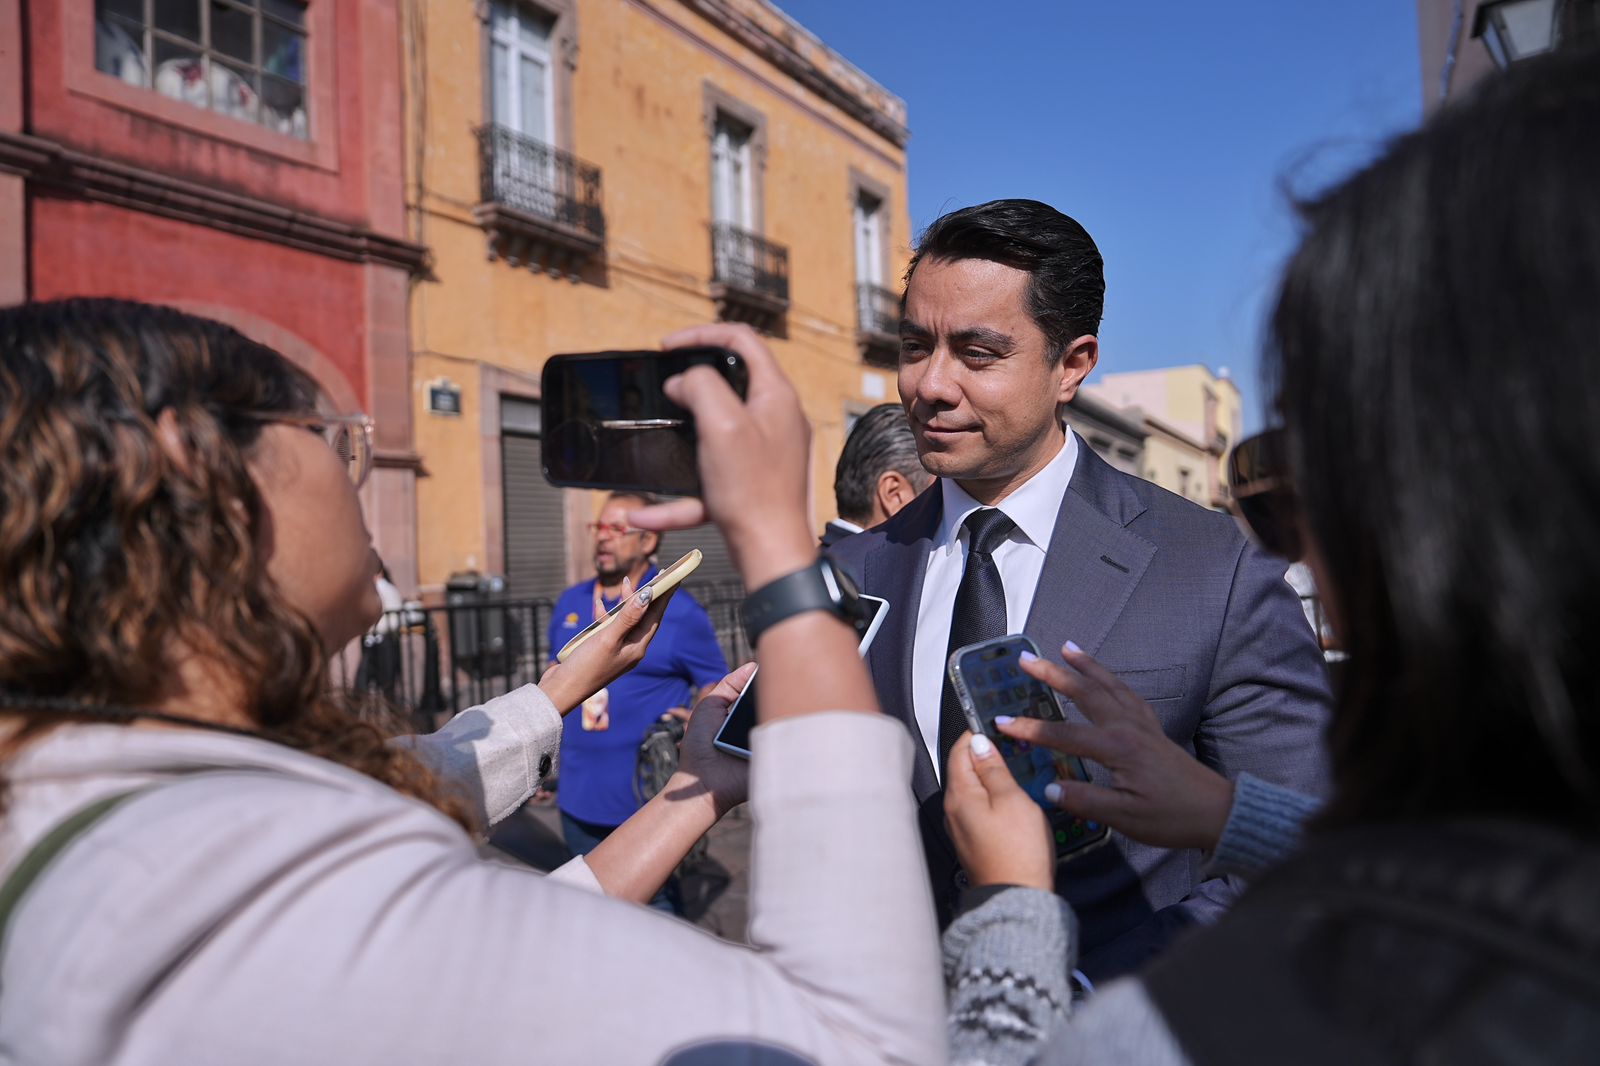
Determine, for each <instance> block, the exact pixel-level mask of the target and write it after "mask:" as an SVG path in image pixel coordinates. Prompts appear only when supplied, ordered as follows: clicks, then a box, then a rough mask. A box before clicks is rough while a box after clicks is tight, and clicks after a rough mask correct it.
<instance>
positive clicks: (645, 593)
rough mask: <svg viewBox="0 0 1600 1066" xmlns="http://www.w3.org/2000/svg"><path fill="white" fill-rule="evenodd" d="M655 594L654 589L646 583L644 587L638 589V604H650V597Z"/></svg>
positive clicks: (645, 605) (646, 605)
mask: <svg viewBox="0 0 1600 1066" xmlns="http://www.w3.org/2000/svg"><path fill="white" fill-rule="evenodd" d="M655 594H656V590H655V589H653V588H651V587H650V586H649V585H646V586H645V587H644V588H642V589H640V590H639V606H640V607H648V606H650V599H651V597H653V596H654V595H655Z"/></svg>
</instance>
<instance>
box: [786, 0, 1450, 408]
mask: <svg viewBox="0 0 1600 1066" xmlns="http://www.w3.org/2000/svg"><path fill="white" fill-rule="evenodd" d="M778 3H779V6H781V7H782V8H783V9H784V11H786V12H787V13H789V14H790V15H792V16H793V17H794V18H796V19H797V20H799V21H800V22H801V23H802V24H804V25H805V26H806V27H807V28H808V29H810V30H811V31H812V32H814V33H816V34H817V35H818V36H820V37H821V38H822V39H823V40H824V41H826V42H827V43H828V44H829V45H831V46H832V47H833V48H835V49H837V50H838V51H839V52H840V53H841V54H843V55H844V56H845V57H847V58H848V59H850V60H851V61H852V62H853V63H855V64H856V65H857V66H859V67H861V68H862V69H863V70H865V71H866V72H867V73H868V74H870V75H871V76H872V77H874V78H876V79H877V80H878V81H880V82H882V83H883V84H884V85H885V86H887V87H888V88H889V89H890V90H891V91H893V92H895V93H897V94H899V95H900V96H901V97H903V98H904V99H905V100H906V103H907V106H908V108H909V112H910V125H911V143H910V146H909V152H910V185H911V222H912V227H913V229H914V230H916V231H918V232H920V231H921V229H922V228H923V227H924V226H926V225H927V224H928V223H929V222H931V221H933V219H934V218H936V217H938V215H939V214H940V213H941V212H942V211H945V210H948V209H950V208H953V207H960V206H964V205H967V204H972V203H978V202H981V201H984V200H990V199H994V198H997V197H1002V196H1026V197H1032V198H1035V199H1039V200H1044V201H1046V202H1048V203H1051V204H1054V205H1055V206H1056V207H1059V208H1060V209H1062V210H1063V211H1065V212H1066V213H1067V214H1069V215H1072V216H1073V217H1074V218H1076V219H1078V221H1080V222H1082V223H1083V225H1084V226H1085V227H1086V228H1087V229H1088V230H1089V232H1090V233H1091V234H1092V235H1093V236H1094V238H1095V241H1096V243H1098V244H1099V246H1100V251H1101V253H1102V254H1103V255H1104V257H1105V260H1106V288H1107V291H1106V313H1105V322H1104V325H1103V327H1102V329H1101V332H1100V338H1101V343H1102V355H1101V367H1102V368H1103V369H1107V370H1118V369H1144V368H1149V367H1158V366H1170V365H1175V364H1180V363H1193V362H1204V363H1208V364H1210V365H1211V366H1213V367H1222V366H1226V367H1228V368H1229V369H1230V370H1231V371H1232V373H1233V375H1234V377H1235V379H1236V380H1237V381H1238V383H1239V385H1240V387H1241V388H1242V390H1243V391H1244V396H1245V424H1246V426H1247V427H1248V426H1254V425H1256V424H1258V423H1259V412H1260V405H1259V397H1258V390H1257V388H1256V372H1257V371H1256V368H1257V362H1258V359H1257V353H1258V351H1259V350H1260V344H1261V326H1262V323H1263V321H1264V318H1265V316H1266V314H1267V313H1268V310H1269V304H1270V299H1271V294H1272V284H1273V281H1274V278H1275V276H1276V274H1277V271H1278V269H1279V267H1280V265H1281V264H1282V262H1283V259H1284V257H1285V256H1286V255H1287V254H1288V253H1289V251H1290V250H1291V249H1292V247H1293V244H1294V239H1295V225H1294V220H1293V214H1292V211H1291V210H1290V208H1289V205H1288V201H1287V199H1286V197H1285V195H1284V191H1283V189H1284V183H1285V182H1288V183H1289V187H1291V188H1293V189H1295V190H1297V191H1305V190H1308V189H1314V188H1316V187H1317V186H1318V185H1319V184H1322V183H1326V182H1327V181H1328V180H1330V179H1332V178H1335V177H1338V176H1339V175H1341V174H1343V173H1346V172H1348V171H1349V170H1350V169H1351V168H1352V167H1354V166H1357V165H1359V164H1360V163H1361V162H1362V161H1364V160H1365V159H1366V158H1369V157H1370V155H1371V154H1372V152H1373V151H1374V150H1375V149H1377V148H1378V147H1380V146H1381V145H1382V143H1383V142H1384V140H1385V139H1386V138H1388V137H1389V136H1391V135H1392V134H1394V133H1396V132H1399V131H1402V130H1405V129H1408V128H1410V127H1412V126H1415V125H1416V124H1417V122H1418V121H1419V120H1420V118H1421V113H1422V87H1421V73H1420V69H1419V59H1418V51H1417V25H1416V5H1415V3H1414V2H1413V0H1339V2H1337V3H1308V2H1306V0H1211V2H1205V0H1190V2H1187V3H1180V2H1176V0H1155V2H1150V3H1143V4H1130V3H1114V2H1104V0H1102V2H1098V3H1091V2H1088V0H1033V2H1022V0H985V2H983V3H979V4H972V3H956V2H954V0H856V2H853V3H851V2H845V0H778Z"/></svg>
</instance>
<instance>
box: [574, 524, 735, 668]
mask: <svg viewBox="0 0 1600 1066" xmlns="http://www.w3.org/2000/svg"><path fill="white" fill-rule="evenodd" d="M703 558H705V555H704V554H703V553H702V552H701V551H700V549H699V548H690V549H689V551H688V553H687V554H685V555H684V556H683V557H682V558H680V559H679V560H678V561H677V562H675V563H673V564H672V565H671V566H669V567H667V568H666V569H665V570H663V571H661V572H660V573H659V574H657V575H656V576H655V577H653V578H651V579H650V580H649V581H647V582H645V585H644V587H645V588H648V589H653V590H654V592H653V593H652V595H655V596H662V595H665V594H666V593H668V592H671V591H672V590H673V589H675V588H677V587H678V586H679V585H680V584H682V583H683V581H684V579H685V578H687V577H688V576H689V575H690V574H692V573H694V572H695V571H696V570H698V569H700V561H701V560H702V559H703ZM621 606H622V605H621V604H620V603H619V604H617V607H621ZM617 607H613V608H612V609H611V610H610V611H609V612H607V613H606V614H604V615H602V616H601V617H599V618H596V619H595V620H594V621H592V622H590V623H589V624H588V625H586V626H584V627H583V629H582V630H580V631H579V632H578V633H576V634H575V635H574V636H573V638H572V639H571V640H569V641H567V642H566V643H565V644H563V645H562V646H561V650H560V651H558V652H556V662H558V663H564V662H566V661H567V660H568V659H570V658H571V657H572V653H573V652H575V651H577V650H578V648H579V646H581V645H582V644H583V642H584V641H586V640H588V639H589V638H590V637H592V636H594V635H595V634H596V633H598V632H600V630H602V629H604V628H605V627H606V625H607V624H608V620H609V619H611V618H614V617H615V616H616V612H617Z"/></svg>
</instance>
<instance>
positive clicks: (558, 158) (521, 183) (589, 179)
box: [478, 126, 606, 240]
mask: <svg viewBox="0 0 1600 1066" xmlns="http://www.w3.org/2000/svg"><path fill="white" fill-rule="evenodd" d="M478 152H479V158H480V159H481V161H482V164H483V169H482V171H481V175H482V182H483V189H482V195H483V199H484V200H485V201H488V202H490V203H497V204H504V205H505V206H506V207H510V208H513V209H515V210H517V211H523V212H526V213H527V214H530V215H537V216H538V217H540V218H545V219H549V220H550V221H552V222H559V223H561V224H562V225H563V226H571V227H572V228H573V229H576V230H581V231H582V232H584V233H587V234H589V235H591V236H593V237H594V238H596V239H598V240H603V239H604V238H605V235H606V216H605V210H604V208H603V207H602V206H601V198H600V168H599V167H597V166H593V165H591V164H589V163H585V162H583V161H582V160H580V159H578V158H577V157H575V156H573V155H572V154H571V153H569V152H563V151H561V149H559V148H554V147H551V146H550V145H548V144H545V143H543V142H542V141H536V140H534V139H533V138H532V137H527V136H524V135H523V134H520V133H518V132H516V131H515V130H510V129H507V128H506V127H504V126H484V127H483V128H481V129H480V130H478Z"/></svg>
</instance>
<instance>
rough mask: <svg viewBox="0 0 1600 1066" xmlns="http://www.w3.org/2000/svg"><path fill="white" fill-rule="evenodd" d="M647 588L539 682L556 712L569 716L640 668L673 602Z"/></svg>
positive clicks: (629, 598) (669, 597)
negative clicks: (613, 683) (608, 687)
mask: <svg viewBox="0 0 1600 1066" xmlns="http://www.w3.org/2000/svg"><path fill="white" fill-rule="evenodd" d="M651 591H652V590H651V589H650V588H648V587H646V588H642V589H640V590H639V591H638V592H636V593H634V594H633V595H631V596H629V597H628V598H627V599H626V600H623V601H622V602H621V603H620V604H618V605H617V607H616V611H617V612H618V613H619V617H618V618H617V620H616V621H615V622H613V623H611V625H609V626H607V627H606V628H605V629H603V630H601V631H600V632H598V633H596V634H595V635H594V636H592V637H590V638H589V639H588V640H586V641H584V642H583V643H582V644H580V645H579V646H578V649H577V650H576V651H574V652H573V653H572V658H570V659H568V660H567V661H566V662H564V663H556V664H554V665H552V666H551V667H550V668H549V669H548V670H546V671H545V672H544V676H543V677H541V678H540V679H539V688H540V689H541V690H542V691H543V692H544V694H545V695H546V696H549V697H550V702H551V703H554V704H555V705H556V710H558V711H560V712H561V713H562V714H566V713H567V712H568V711H570V710H572V709H573V708H574V707H577V706H579V705H581V704H582V703H583V701H584V700H586V699H588V698H589V697H590V696H593V695H594V694H595V693H596V692H599V691H600V690H601V689H603V688H605V687H606V686H607V685H609V684H611V682H613V681H615V680H616V679H617V678H619V677H621V676H622V675H623V674H625V673H627V672H628V671H629V670H632V669H633V668H634V667H635V666H638V665H639V663H640V661H641V660H642V659H643V658H644V653H645V652H646V651H648V650H649V649H650V641H651V640H652V639H653V638H654V637H655V635H656V630H658V629H660V628H661V616H662V615H663V614H665V613H666V610H667V604H668V602H670V601H671V599H672V593H673V592H676V591H677V590H676V589H673V590H671V591H669V592H668V593H667V594H666V595H664V596H660V597H653V596H652V595H651Z"/></svg>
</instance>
